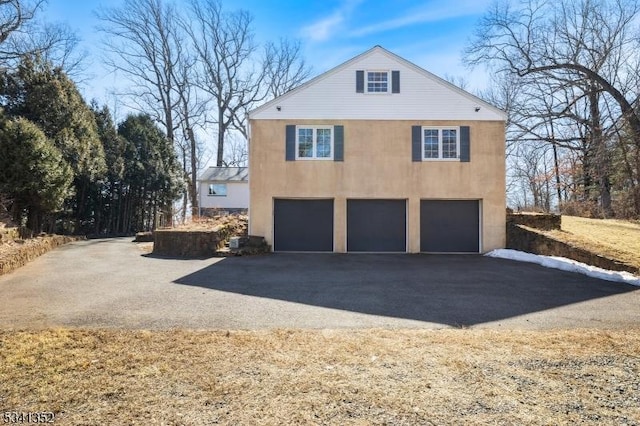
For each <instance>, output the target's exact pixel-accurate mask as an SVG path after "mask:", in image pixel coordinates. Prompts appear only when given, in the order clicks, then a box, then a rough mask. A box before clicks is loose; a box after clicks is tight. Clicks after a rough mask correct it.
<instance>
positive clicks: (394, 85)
mask: <svg viewBox="0 0 640 426" xmlns="http://www.w3.org/2000/svg"><path fill="white" fill-rule="evenodd" d="M391 93H400V71H391Z"/></svg>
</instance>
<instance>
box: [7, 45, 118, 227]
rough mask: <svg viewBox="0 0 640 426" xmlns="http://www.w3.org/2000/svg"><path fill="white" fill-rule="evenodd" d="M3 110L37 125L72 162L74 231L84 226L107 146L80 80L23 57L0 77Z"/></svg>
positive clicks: (90, 213)
mask: <svg viewBox="0 0 640 426" xmlns="http://www.w3.org/2000/svg"><path fill="white" fill-rule="evenodd" d="M0 96H2V101H3V106H4V109H5V112H6V114H7V115H8V116H10V117H24V118H26V119H28V120H29V121H31V122H33V123H34V124H36V125H37V126H38V127H39V128H40V129H41V130H42V131H43V132H44V134H45V136H46V137H47V138H49V139H50V140H51V141H52V142H53V144H54V145H55V146H56V147H57V148H58V149H59V150H60V152H61V154H62V158H63V159H64V160H65V161H66V162H67V163H68V164H69V165H70V166H71V168H72V170H73V176H74V186H75V197H73V198H71V199H69V202H68V208H69V210H71V211H72V212H73V218H74V219H75V221H76V230H77V231H79V230H86V228H87V227H88V226H89V225H90V223H91V222H92V221H93V220H95V218H94V217H93V214H94V210H95V206H93V205H92V202H93V198H92V189H93V188H92V186H93V184H94V183H95V182H97V181H99V180H100V179H101V178H103V177H104V174H105V172H106V166H105V158H104V150H103V147H102V144H101V143H100V140H99V138H98V132H97V127H96V122H95V117H94V114H93V112H92V111H91V109H90V108H89V106H88V105H87V104H86V103H85V102H84V100H83V99H82V96H81V95H80V92H79V91H78V89H77V87H76V85H75V84H74V83H73V81H71V80H70V79H69V78H68V76H67V75H66V74H65V73H64V72H63V71H62V70H61V69H60V68H53V67H52V66H51V64H49V63H48V62H46V61H43V60H42V59H41V58H39V57H38V56H25V57H24V58H23V59H22V61H21V62H20V64H19V65H18V67H17V69H16V70H13V71H8V72H5V73H4V75H2V79H1V80H0Z"/></svg>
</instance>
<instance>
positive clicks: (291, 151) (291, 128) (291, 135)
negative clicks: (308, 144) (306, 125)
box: [285, 124, 296, 161]
mask: <svg viewBox="0 0 640 426" xmlns="http://www.w3.org/2000/svg"><path fill="white" fill-rule="evenodd" d="M286 135H287V136H286V148H285V160H287V161H295V159H296V126H295V125H294V124H287V131H286Z"/></svg>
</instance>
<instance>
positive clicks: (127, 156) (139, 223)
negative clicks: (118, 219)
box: [118, 114, 183, 231]
mask: <svg viewBox="0 0 640 426" xmlns="http://www.w3.org/2000/svg"><path fill="white" fill-rule="evenodd" d="M118 134H119V135H120V136H121V137H122V138H123V139H124V140H125V149H124V160H125V170H124V176H123V180H124V186H125V188H126V197H127V200H126V201H127V206H126V208H125V209H126V210H128V211H129V212H130V213H129V214H128V215H126V218H127V221H129V226H128V229H127V230H128V231H139V230H150V229H154V228H155V227H156V226H157V225H158V224H160V222H162V221H167V220H168V219H169V218H168V217H167V215H168V214H170V212H171V206H172V204H173V201H174V200H176V199H177V197H178V196H179V195H180V193H181V191H182V189H183V185H182V180H181V168H180V165H179V163H178V160H177V158H176V155H175V153H174V151H173V146H172V144H171V142H170V141H169V139H168V138H167V137H166V136H165V135H164V133H163V132H162V131H161V130H160V129H159V128H158V126H157V125H156V124H155V123H154V122H153V120H152V119H151V117H149V116H148V115H146V114H137V115H129V116H128V117H127V118H126V119H125V121H123V122H122V123H120V125H119V126H118Z"/></svg>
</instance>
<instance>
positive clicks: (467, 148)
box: [460, 126, 471, 163]
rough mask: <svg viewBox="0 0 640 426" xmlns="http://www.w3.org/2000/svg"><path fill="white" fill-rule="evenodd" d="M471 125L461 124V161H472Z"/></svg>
mask: <svg viewBox="0 0 640 426" xmlns="http://www.w3.org/2000/svg"><path fill="white" fill-rule="evenodd" d="M470 133H471V132H470V130H469V126H460V161H462V162H464V163H468V162H470V161H471V135H470Z"/></svg>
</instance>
